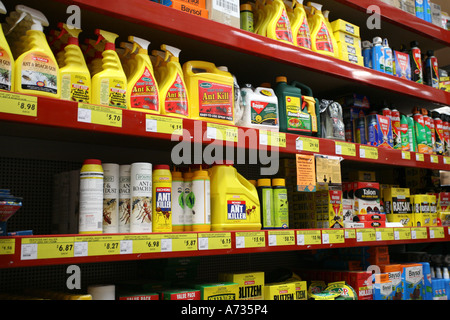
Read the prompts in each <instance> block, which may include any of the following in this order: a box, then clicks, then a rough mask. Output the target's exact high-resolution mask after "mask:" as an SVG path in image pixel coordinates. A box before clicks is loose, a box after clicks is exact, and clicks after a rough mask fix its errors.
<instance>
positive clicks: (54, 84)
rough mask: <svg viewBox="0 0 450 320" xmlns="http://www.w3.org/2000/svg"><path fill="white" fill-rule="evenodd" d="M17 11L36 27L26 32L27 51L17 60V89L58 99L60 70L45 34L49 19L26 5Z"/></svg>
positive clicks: (15, 88) (20, 6) (25, 47)
mask: <svg viewBox="0 0 450 320" xmlns="http://www.w3.org/2000/svg"><path fill="white" fill-rule="evenodd" d="M16 11H17V12H18V13H21V14H22V13H23V14H26V15H27V16H28V17H29V18H30V19H31V20H32V22H33V24H32V25H31V28H30V29H29V30H28V31H26V38H25V40H26V43H24V48H23V49H24V51H23V53H22V54H21V55H20V56H18V58H17V59H16V61H15V75H14V79H15V80H14V90H15V91H16V92H19V93H28V94H34V95H40V96H47V97H53V98H59V97H60V96H61V93H60V89H59V88H58V83H59V67H58V63H57V61H56V59H55V56H54V54H53V52H52V50H51V49H50V46H49V44H48V42H47V39H46V37H45V34H44V32H43V30H44V26H48V20H47V18H46V17H45V16H44V15H43V14H42V13H41V12H40V11H37V10H35V9H31V8H29V7H26V6H23V5H18V6H16Z"/></svg>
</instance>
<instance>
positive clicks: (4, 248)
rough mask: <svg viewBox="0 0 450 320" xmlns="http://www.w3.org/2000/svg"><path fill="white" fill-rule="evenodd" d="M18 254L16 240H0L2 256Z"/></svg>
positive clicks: (0, 253)
mask: <svg viewBox="0 0 450 320" xmlns="http://www.w3.org/2000/svg"><path fill="white" fill-rule="evenodd" d="M15 252H16V239H1V240H0V255H6V254H14V253H15Z"/></svg>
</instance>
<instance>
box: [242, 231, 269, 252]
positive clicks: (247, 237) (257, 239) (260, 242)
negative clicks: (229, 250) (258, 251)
mask: <svg viewBox="0 0 450 320" xmlns="http://www.w3.org/2000/svg"><path fill="white" fill-rule="evenodd" d="M235 236H236V249H242V248H264V247H265V246H266V234H265V232H264V231H257V232H251V231H250V232H236V235H235Z"/></svg>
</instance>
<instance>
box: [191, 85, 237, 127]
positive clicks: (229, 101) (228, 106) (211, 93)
mask: <svg viewBox="0 0 450 320" xmlns="http://www.w3.org/2000/svg"><path fill="white" fill-rule="evenodd" d="M198 94H199V116H200V117H204V118H211V119H218V120H227V121H233V120H234V117H233V111H234V110H233V100H234V95H233V86H229V85H225V84H220V83H214V82H210V81H203V80H199V81H198Z"/></svg>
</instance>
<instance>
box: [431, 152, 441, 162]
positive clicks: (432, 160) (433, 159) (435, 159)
mask: <svg viewBox="0 0 450 320" xmlns="http://www.w3.org/2000/svg"><path fill="white" fill-rule="evenodd" d="M430 162H431V163H439V157H438V156H437V155H434V154H430Z"/></svg>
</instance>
